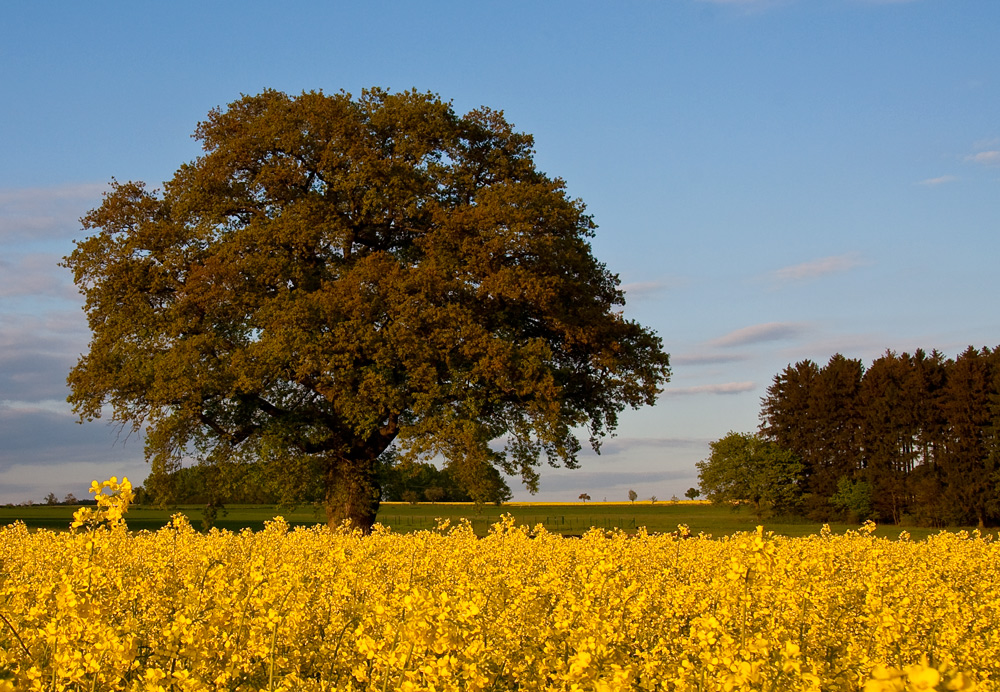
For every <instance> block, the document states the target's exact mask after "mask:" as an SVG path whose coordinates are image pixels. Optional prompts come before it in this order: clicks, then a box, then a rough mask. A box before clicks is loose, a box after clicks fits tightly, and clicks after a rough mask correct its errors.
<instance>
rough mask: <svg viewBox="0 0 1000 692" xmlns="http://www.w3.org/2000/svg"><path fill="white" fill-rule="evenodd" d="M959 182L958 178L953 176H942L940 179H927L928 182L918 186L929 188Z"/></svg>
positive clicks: (921, 182)
mask: <svg viewBox="0 0 1000 692" xmlns="http://www.w3.org/2000/svg"><path fill="white" fill-rule="evenodd" d="M956 180H958V178H957V177H955V176H953V175H942V176H940V177H938V178H927V179H926V180H921V181H920V182H919V183H917V185H927V186H929V187H934V186H935V185H945V184H947V183H953V182H955V181H956Z"/></svg>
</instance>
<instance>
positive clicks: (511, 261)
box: [65, 89, 670, 529]
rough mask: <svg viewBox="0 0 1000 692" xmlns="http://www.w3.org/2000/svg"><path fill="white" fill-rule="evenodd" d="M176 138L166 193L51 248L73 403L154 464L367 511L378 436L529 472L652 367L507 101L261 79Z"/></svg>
mask: <svg viewBox="0 0 1000 692" xmlns="http://www.w3.org/2000/svg"><path fill="white" fill-rule="evenodd" d="M195 137H196V138H197V139H198V140H200V142H201V144H202V146H203V150H204V153H203V154H202V155H201V156H200V157H199V158H197V159H196V160H195V161H192V162H189V163H185V164H183V165H182V166H181V167H180V168H179V169H178V170H177V172H176V173H175V174H174V176H173V178H172V179H171V180H170V181H169V182H166V183H165V184H164V188H163V190H162V192H160V191H156V190H153V191H151V190H148V189H147V187H146V186H145V184H144V183H142V182H127V183H119V182H112V184H111V189H110V191H109V192H108V193H107V194H106V195H105V198H104V200H103V203H102V204H101V205H100V206H99V207H98V208H97V209H94V210H93V211H91V212H90V213H89V214H87V215H86V216H85V217H84V218H83V219H82V222H83V227H84V229H85V230H86V231H88V232H90V235H89V237H87V238H85V239H84V240H82V241H78V242H77V244H76V249H75V250H74V251H73V252H72V254H70V255H69V256H68V257H67V258H66V260H65V263H66V266H68V267H69V268H70V269H71V270H72V271H73V274H74V279H75V281H76V284H77V286H78V287H79V288H80V290H81V292H82V293H83V294H84V296H85V298H86V303H85V308H84V309H85V311H86V313H87V317H88V320H89V324H90V328H91V331H92V333H93V334H92V340H91V342H90V347H89V351H88V352H87V353H86V354H84V355H83V356H82V357H81V358H80V360H79V362H78V363H77V364H76V366H75V367H74V368H73V369H72V371H71V372H70V375H69V383H70V385H71V389H72V393H71V395H70V397H69V400H70V402H71V403H72V404H73V406H74V410H75V412H76V413H77V414H78V415H79V416H80V418H81V420H90V419H94V418H98V417H100V416H101V414H102V410H103V409H104V407H106V406H108V407H110V410H111V411H112V414H111V415H112V417H113V420H114V421H116V422H118V423H121V424H123V425H127V426H131V427H133V428H134V429H136V430H144V431H145V434H146V455H147V458H148V459H149V460H150V461H151V462H152V463H153V465H154V470H155V469H156V468H158V467H160V468H166V467H170V466H171V465H176V464H177V463H178V460H179V459H181V458H182V457H186V456H194V457H196V458H199V459H200V460H201V461H202V462H204V463H214V464H220V465H225V464H261V465H270V467H271V468H276V469H280V470H281V472H282V473H285V474H287V477H288V479H289V481H288V482H290V483H291V482H296V483H300V482H303V481H302V479H308V482H315V483H316V484H317V486H318V487H320V488H321V494H322V496H323V498H324V501H325V505H326V508H327V518H328V521H329V522H330V523H331V524H336V523H339V522H340V521H342V520H344V519H350V520H352V521H353V522H354V523H355V525H357V526H360V527H361V528H362V529H368V528H369V527H370V526H371V524H372V523H373V521H374V518H375V512H376V511H377V509H378V499H379V489H378V482H377V477H376V467H377V460H378V458H379V456H380V455H381V454H382V453H383V452H384V451H385V450H386V449H387V448H389V446H390V445H395V449H396V453H397V454H399V455H402V456H403V457H404V458H410V459H427V458H431V457H434V456H436V455H440V456H441V457H443V458H444V459H446V463H447V464H448V465H449V467H450V468H451V469H452V471H453V473H454V475H456V476H457V477H459V478H460V479H461V480H462V481H463V483H465V484H466V485H467V486H468V487H469V488H471V489H473V491H474V489H475V487H476V484H477V479H478V478H482V477H483V476H484V475H485V473H486V471H487V470H488V469H489V468H490V467H491V466H495V467H497V468H500V469H502V470H503V471H505V472H507V473H509V474H514V475H520V476H521V478H522V479H523V481H524V483H525V484H526V486H527V487H528V488H529V489H531V490H535V489H537V485H538V478H539V476H538V472H537V467H538V465H539V463H540V461H541V459H542V458H543V457H544V458H545V459H546V460H547V461H548V462H549V463H551V464H553V465H565V466H567V467H575V466H577V454H578V452H579V451H580V449H581V445H580V443H579V441H578V439H577V436H576V434H575V433H574V430H575V429H584V430H586V431H587V434H588V435H589V437H590V442H591V444H592V445H594V446H595V448H596V447H597V446H598V445H599V442H600V439H601V438H602V437H603V436H605V435H607V434H608V433H610V432H612V431H613V430H614V429H615V427H616V425H617V420H618V414H619V413H620V412H621V411H622V410H623V409H624V408H625V407H626V406H630V407H639V406H641V405H643V404H646V405H652V404H653V403H654V400H655V397H656V395H657V393H658V392H659V391H660V387H661V386H662V385H663V384H664V383H665V382H666V381H667V380H668V378H669V375H670V369H669V359H668V356H667V354H666V353H664V352H663V351H662V347H661V340H660V339H659V338H658V337H657V336H656V335H655V334H654V333H653V332H652V331H651V330H649V329H646V328H644V327H642V326H640V325H639V324H637V323H635V322H633V321H630V320H627V319H625V318H624V317H623V316H622V314H621V306H622V305H623V304H624V295H623V292H622V290H621V288H620V285H619V280H618V277H617V276H616V275H615V274H613V273H611V272H610V271H608V269H607V268H606V267H605V266H604V265H603V264H601V263H600V262H598V261H597V260H596V259H595V258H594V257H593V255H592V254H591V248H590V244H589V241H588V239H589V238H590V237H591V236H592V234H593V232H594V229H595V225H594V223H593V221H592V219H591V217H590V216H589V215H587V214H586V213H585V209H584V205H583V203H582V202H580V201H579V200H574V199H570V198H569V197H568V196H567V194H566V191H565V186H564V183H563V181H562V180H560V179H559V178H551V177H549V176H547V175H545V174H544V173H542V172H540V171H539V170H537V169H536V167H535V163H534V160H533V148H532V147H533V140H532V137H531V136H530V135H527V134H523V133H519V132H516V131H515V130H514V129H513V128H512V126H511V125H510V124H509V123H507V122H506V120H505V119H504V117H503V114H502V113H501V112H499V111H494V110H490V109H487V108H482V109H478V110H474V111H472V112H470V113H468V114H466V115H464V116H459V115H457V114H456V113H455V111H454V110H453V107H452V105H451V104H450V103H448V102H445V101H442V100H441V99H440V97H438V96H437V95H435V94H430V93H418V92H417V91H408V92H401V93H390V92H387V91H384V90H381V89H371V90H366V91H364V92H363V93H362V95H361V96H360V98H357V99H355V98H353V97H351V95H349V94H346V93H338V94H333V95H328V94H324V93H321V92H307V93H303V94H301V95H299V96H287V95H285V94H283V93H280V92H278V91H265V92H263V93H261V94H259V95H256V96H244V97H242V98H241V99H239V100H238V101H235V102H234V103H231V104H230V105H229V106H228V107H227V108H225V109H216V110H213V111H212V112H211V113H209V115H208V117H207V119H206V120H205V121H204V122H202V123H200V124H199V125H198V127H197V129H196V132H195ZM491 443H492V444H491Z"/></svg>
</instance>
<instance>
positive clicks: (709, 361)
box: [670, 353, 747, 365]
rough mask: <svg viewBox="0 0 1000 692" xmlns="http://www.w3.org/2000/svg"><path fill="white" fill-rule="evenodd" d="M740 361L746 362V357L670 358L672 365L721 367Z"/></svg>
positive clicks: (703, 355)
mask: <svg viewBox="0 0 1000 692" xmlns="http://www.w3.org/2000/svg"><path fill="white" fill-rule="evenodd" d="M741 360H747V356H745V355H743V354H740V353H688V354H682V355H677V356H675V355H671V356H670V362H671V363H672V364H673V365H722V364H724V363H736V362H739V361H741Z"/></svg>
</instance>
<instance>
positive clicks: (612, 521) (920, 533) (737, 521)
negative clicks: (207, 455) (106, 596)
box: [0, 502, 938, 540]
mask: <svg viewBox="0 0 1000 692" xmlns="http://www.w3.org/2000/svg"><path fill="white" fill-rule="evenodd" d="M75 510H76V507H73V506H63V505H34V506H29V507H23V506H18V507H0V525H4V524H10V523H13V522H14V521H19V520H20V521H23V522H24V523H25V524H27V525H28V527H30V528H36V529H37V528H45V529H53V530H63V529H66V528H67V527H68V526H69V523H70V521H71V520H72V516H73V512H74V511H75ZM176 512H181V513H183V514H185V515H187V517H188V518H189V519H190V520H191V522H192V524H194V525H195V527H200V526H201V512H202V508H201V507H192V506H181V507H177V508H176V509H172V510H163V509H154V508H151V507H143V506H135V507H132V508H130V509H129V512H128V515H127V516H126V521H127V523H128V525H129V528H131V529H132V530H135V531H138V530H143V529H147V530H156V529H158V528H160V527H162V526H164V525H165V524H166V523H167V522H168V521H169V518H170V515H171V514H174V513H176ZM508 513H509V514H511V515H513V516H514V518H515V520H516V521H517V522H518V523H519V524H526V525H528V526H536V525H538V524H541V525H542V526H544V527H545V529H546V530H547V531H550V532H553V533H561V534H564V535H569V536H576V535H580V534H583V533H584V532H586V531H587V530H588V529H590V528H591V527H596V528H601V529H622V530H624V531H626V532H627V533H634V532H635V531H636V530H637V529H639V528H640V527H646V529H647V530H648V531H649V532H650V533H663V532H670V531H674V530H676V529H677V525H678V524H686V525H687V526H688V527H690V529H691V532H692V533H693V534H697V533H700V532H704V533H708V534H711V535H713V536H723V535H728V534H732V533H736V532H739V531H752V530H754V528H755V527H756V526H757V525H758V524H763V525H764V526H765V528H766V529H767V530H769V531H774V532H775V533H776V534H779V535H785V536H803V535H807V534H812V533H817V532H818V531H819V530H820V528H821V525H820V524H818V523H816V522H810V521H808V520H805V519H800V518H771V519H765V520H763V521H761V520H758V519H757V518H756V517H755V516H754V515H753V513H752V512H750V511H749V510H748V509H747V508H738V509H732V508H729V507H719V506H714V505H711V504H707V503H689V502H676V503H675V502H657V503H656V504H651V503H649V502H637V503H635V504H630V503H616V502H588V503H586V504H583V503H553V504H549V503H510V504H506V505H503V506H502V507H498V506H496V505H485V506H480V507H476V506H475V505H474V504H471V503H437V504H431V503H419V504H416V505H411V504H406V503H395V502H390V503H383V504H382V507H381V509H380V511H379V514H378V520H379V523H381V524H383V525H385V526H388V527H389V528H391V529H392V530H393V531H398V532H410V531H419V530H421V529H432V528H434V527H435V526H436V525H437V521H438V519H439V518H441V519H449V520H451V522H452V523H453V524H454V523H457V522H458V521H461V520H462V519H467V520H469V521H470V522H471V524H472V527H473V528H474V529H475V531H476V533H477V534H480V535H484V534H485V533H486V532H487V531H489V527H490V525H491V524H492V523H494V522H496V521H497V519H498V518H499V517H500V516H501V515H503V514H508ZM278 515H280V516H283V517H284V518H285V519H286V520H287V521H288V522H289V524H291V525H293V526H310V525H313V524H316V523H321V522H322V521H323V515H322V512H321V511H317V510H316V509H315V508H314V507H312V506H300V507H292V508H290V507H279V506H276V505H232V506H229V507H227V508H226V509H225V510H224V511H222V512H220V513H219V516H218V518H217V520H216V522H215V526H217V527H218V528H220V529H228V530H230V531H239V530H241V529H245V528H249V529H252V530H260V529H261V528H263V526H264V522H265V521H268V520H269V519H271V518H273V517H275V516H278ZM830 528H831V529H832V530H833V531H835V532H838V533H840V532H844V531H847V530H848V529H853V528H857V526H854V525H847V524H832V525H831V527H830ZM904 529H905V530H906V531H908V532H909V533H910V535H911V536H912V538H913V539H915V540H916V539H921V538H925V537H926V536H928V535H930V534H933V533H937V531H938V529H931V528H923V527H909V526H907V527H899V526H891V525H886V526H880V527H879V528H878V529H877V530H876V535H879V536H885V537H891V538H895V537H896V536H898V535H899V533H900V532H901V531H902V530H904Z"/></svg>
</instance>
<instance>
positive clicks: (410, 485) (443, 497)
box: [379, 452, 513, 505]
mask: <svg viewBox="0 0 1000 692" xmlns="http://www.w3.org/2000/svg"><path fill="white" fill-rule="evenodd" d="M384 458H385V461H384V463H383V465H382V466H381V470H380V473H379V485H380V486H381V488H382V498H381V499H382V500H384V501H386V502H411V501H413V500H416V501H419V500H420V499H425V500H427V501H428V502H480V503H491V504H497V505H499V504H503V503H504V502H508V501H509V500H510V498H511V497H512V496H513V493H511V490H510V487H509V486H508V485H507V482H506V481H505V480H504V478H503V476H502V475H500V472H499V471H497V470H496V468H493V467H490V468H489V469H488V470H487V472H486V473H485V474H483V478H481V479H480V483H479V485H478V486H477V487H475V488H469V487H466V486H464V485H463V483H462V480H461V479H460V478H458V477H456V475H455V474H454V473H453V472H452V470H451V468H450V467H448V466H445V467H444V468H440V469H439V468H438V467H437V466H434V465H433V464H429V463H426V462H401V461H400V460H399V458H398V457H397V456H396V455H394V454H392V453H391V452H389V453H387V454H386V455H384Z"/></svg>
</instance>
